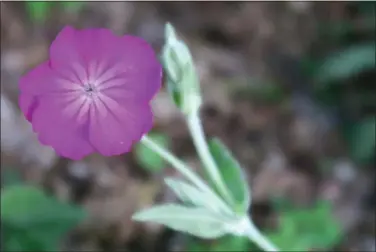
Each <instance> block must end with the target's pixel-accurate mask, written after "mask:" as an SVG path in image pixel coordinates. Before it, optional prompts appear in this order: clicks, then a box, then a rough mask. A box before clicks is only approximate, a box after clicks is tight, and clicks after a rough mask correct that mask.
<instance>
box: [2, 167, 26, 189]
mask: <svg viewBox="0 0 376 252" xmlns="http://www.w3.org/2000/svg"><path fill="white" fill-rule="evenodd" d="M20 183H22V178H21V174H20V173H19V171H17V170H15V169H11V168H10V169H9V168H8V169H4V170H2V171H1V186H2V187H8V186H11V185H15V184H20Z"/></svg>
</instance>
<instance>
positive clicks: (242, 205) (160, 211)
mask: <svg viewBox="0 0 376 252" xmlns="http://www.w3.org/2000/svg"><path fill="white" fill-rule="evenodd" d="M209 146H210V150H211V151H212V152H213V154H214V156H215V160H216V162H218V165H221V167H223V169H222V172H221V174H222V175H224V176H226V178H225V181H226V182H227V185H228V188H229V190H230V192H231V193H232V195H234V199H236V200H237V201H236V202H238V204H237V205H236V206H235V207H238V208H237V209H238V210H239V211H238V213H241V215H240V216H239V215H236V214H235V211H234V209H230V208H229V207H228V205H227V204H226V203H225V202H224V201H223V200H222V199H220V198H219V197H218V196H217V194H216V193H215V192H214V191H209V192H208V191H202V190H200V189H198V188H196V187H194V186H192V185H190V184H188V183H186V182H184V181H181V180H178V179H174V178H166V179H165V182H166V184H167V185H168V186H169V187H170V188H171V190H173V191H174V192H175V194H176V195H177V197H178V198H179V199H180V200H181V201H182V202H183V203H184V204H185V205H179V204H166V205H160V206H155V207H152V208H150V209H146V210H144V211H141V212H139V213H137V214H135V215H134V216H133V219H134V220H137V221H144V222H149V221H151V222H154V223H159V224H162V225H165V226H167V227H169V228H171V229H174V230H175V231H180V232H186V233H189V234H191V235H194V236H197V237H201V238H207V239H214V238H218V237H221V236H223V235H226V234H229V233H231V228H232V227H233V226H232V225H233V224H236V223H237V222H238V221H240V220H241V217H243V216H244V215H246V212H244V211H246V210H247V209H248V207H249V203H250V202H249V201H250V195H249V191H248V187H247V186H246V184H245V182H244V181H243V179H244V177H242V172H241V169H240V166H239V165H238V163H237V162H236V161H235V160H234V159H233V158H232V156H231V154H230V153H229V152H228V151H227V149H226V148H225V146H224V145H223V144H221V142H220V141H219V140H212V141H211V142H210V144H209ZM225 167H227V170H226V169H225Z"/></svg>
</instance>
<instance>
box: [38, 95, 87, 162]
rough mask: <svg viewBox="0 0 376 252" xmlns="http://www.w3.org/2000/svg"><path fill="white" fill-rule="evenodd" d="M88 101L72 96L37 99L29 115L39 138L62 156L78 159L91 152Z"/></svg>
mask: <svg viewBox="0 0 376 252" xmlns="http://www.w3.org/2000/svg"><path fill="white" fill-rule="evenodd" d="M88 108H89V107H88V104H87V103H85V101H84V100H83V98H80V97H74V96H66V95H65V96H64V95H63V96H61V95H60V96H59V95H56V96H45V97H39V98H38V107H37V108H36V109H35V111H34V113H33V117H32V124H33V130H34V132H36V133H38V138H39V141H40V142H41V143H42V144H45V145H49V146H51V147H52V148H54V149H55V151H56V152H57V153H58V154H59V155H61V156H64V157H67V158H71V159H74V160H78V159H81V158H83V157H84V156H86V155H88V154H90V153H91V152H93V151H94V149H93V147H92V146H91V145H90V143H89V142H88V141H87V139H88V138H87V136H88V133H87V118H88V113H87V110H88Z"/></svg>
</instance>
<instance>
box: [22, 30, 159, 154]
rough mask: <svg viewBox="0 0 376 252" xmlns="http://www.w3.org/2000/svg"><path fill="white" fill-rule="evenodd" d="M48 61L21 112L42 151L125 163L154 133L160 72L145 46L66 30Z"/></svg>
mask: <svg viewBox="0 0 376 252" xmlns="http://www.w3.org/2000/svg"><path fill="white" fill-rule="evenodd" d="M49 56H50V57H49V60H48V61H46V62H44V63H42V64H41V65H39V66H37V67H36V68H34V69H33V70H31V71H30V72H29V73H27V74H26V75H25V76H23V77H22V78H21V80H20V97H19V105H20V108H21V110H22V112H23V114H24V115H25V117H26V119H27V120H28V121H29V122H31V124H32V126H33V131H34V132H35V133H37V134H38V138H39V141H40V142H41V143H42V144H44V145H49V146H51V147H52V148H54V149H55V151H56V152H57V153H58V154H59V155H61V156H63V157H67V158H71V159H74V160H78V159H81V158H83V157H84V156H86V155H89V154H91V153H93V152H98V153H100V154H102V155H104V156H111V155H119V154H122V153H126V152H128V151H130V149H131V146H132V144H133V143H135V142H138V141H139V140H140V139H141V137H142V136H143V135H144V134H145V133H147V132H148V131H149V130H150V129H151V128H152V124H153V114H152V111H151V107H150V104H149V103H150V100H151V99H152V98H153V96H154V95H155V94H156V93H157V92H158V90H159V89H160V87H161V81H162V66H161V64H160V63H159V61H158V59H157V57H156V55H155V53H154V51H153V49H152V48H151V47H150V46H149V45H148V44H147V43H146V42H145V41H144V40H142V39H141V38H138V37H134V36H122V37H120V36H116V35H115V34H113V33H112V32H111V31H110V30H107V29H85V30H75V29H74V28H72V27H65V28H64V29H63V30H62V31H61V32H60V33H59V34H58V35H57V37H56V39H55V40H54V41H53V42H52V44H51V47H50V51H49Z"/></svg>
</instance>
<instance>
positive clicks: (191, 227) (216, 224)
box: [132, 204, 229, 239]
mask: <svg viewBox="0 0 376 252" xmlns="http://www.w3.org/2000/svg"><path fill="white" fill-rule="evenodd" d="M132 219H133V220H136V221H142V222H154V223H158V224H162V225H165V226H167V227H169V228H171V229H173V230H175V231H179V232H186V233H188V234H191V235H193V236H196V237H200V238H204V239H215V238H219V237H221V236H223V235H225V234H228V233H229V230H228V228H227V227H228V224H227V223H226V221H225V220H224V219H223V218H222V216H221V215H219V214H216V213H213V212H211V211H209V210H207V209H205V208H198V207H186V206H182V205H178V204H165V205H159V206H154V207H152V208H149V209H146V210H143V211H140V212H138V213H136V214H135V215H133V217H132Z"/></svg>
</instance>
